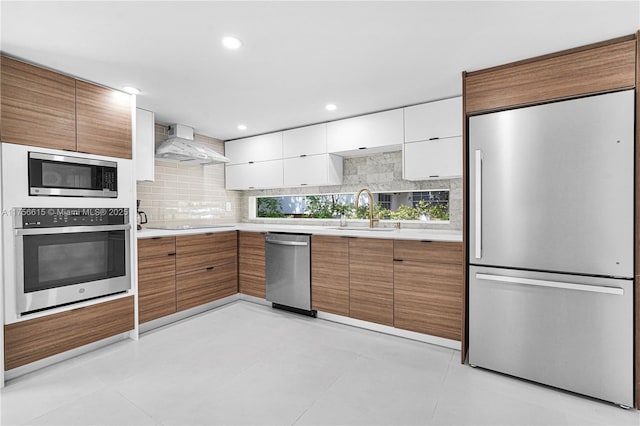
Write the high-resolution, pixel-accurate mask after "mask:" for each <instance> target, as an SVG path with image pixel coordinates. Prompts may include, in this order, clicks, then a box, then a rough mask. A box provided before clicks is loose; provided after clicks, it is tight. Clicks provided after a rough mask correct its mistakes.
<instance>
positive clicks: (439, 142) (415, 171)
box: [403, 137, 462, 180]
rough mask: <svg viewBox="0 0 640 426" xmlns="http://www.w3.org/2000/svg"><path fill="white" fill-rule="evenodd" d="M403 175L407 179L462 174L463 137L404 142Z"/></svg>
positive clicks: (424, 178)
mask: <svg viewBox="0 0 640 426" xmlns="http://www.w3.org/2000/svg"><path fill="white" fill-rule="evenodd" d="M403 157H404V167H403V175H404V178H405V179H407V180H426V179H437V178H443V177H454V176H462V138H461V137H456V138H446V139H436V140H432V141H422V142H411V143H406V144H404V155H403Z"/></svg>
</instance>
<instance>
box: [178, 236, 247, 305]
mask: <svg viewBox="0 0 640 426" xmlns="http://www.w3.org/2000/svg"><path fill="white" fill-rule="evenodd" d="M176 253H177V256H176V300H177V310H178V311H182V310H185V309H189V308H193V307H195V306H199V305H203V304H205V303H209V302H213V301H214V300H218V299H222V298H223V297H227V296H231V295H233V294H236V293H237V292H238V255H237V253H238V237H237V232H236V231H231V232H220V233H209V234H199V235H185V236H179V237H176Z"/></svg>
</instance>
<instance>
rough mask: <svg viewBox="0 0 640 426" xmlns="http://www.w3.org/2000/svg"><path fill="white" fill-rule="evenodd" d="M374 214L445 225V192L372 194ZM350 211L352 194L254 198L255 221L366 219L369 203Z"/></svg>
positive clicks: (363, 201) (447, 211)
mask: <svg viewBox="0 0 640 426" xmlns="http://www.w3.org/2000/svg"><path fill="white" fill-rule="evenodd" d="M373 198H374V200H373V201H374V212H375V215H376V216H379V217H380V218H381V219H382V220H392V221H398V220H406V221H422V222H432V221H440V222H444V221H448V220H449V190H446V189H441V190H428V191H394V192H374V193H373ZM360 201H361V204H360V207H359V208H358V210H356V209H355V208H354V202H355V194H353V193H348V194H315V195H283V196H274V197H256V204H255V205H256V210H255V217H256V218H285V219H286V218H289V219H336V218H339V217H340V216H341V215H342V214H344V215H346V216H347V218H348V219H367V218H368V217H369V200H368V198H367V197H366V196H362V198H361V199H360Z"/></svg>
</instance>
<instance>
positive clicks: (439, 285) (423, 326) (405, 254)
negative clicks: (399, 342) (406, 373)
mask: <svg viewBox="0 0 640 426" xmlns="http://www.w3.org/2000/svg"><path fill="white" fill-rule="evenodd" d="M463 292H464V266H463V257H462V243H457V242H439V241H406V240H403V241H399V240H397V241H395V242H394V325H395V327H398V328H402V329H405V330H411V331H416V332H419V333H426V334H430V335H433V336H439V337H444V338H447V339H452V340H460V339H461V335H462V302H463V297H464V295H463Z"/></svg>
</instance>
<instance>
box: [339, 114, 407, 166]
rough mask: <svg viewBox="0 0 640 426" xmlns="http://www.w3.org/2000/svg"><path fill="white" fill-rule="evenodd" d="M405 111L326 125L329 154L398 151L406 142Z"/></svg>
mask: <svg viewBox="0 0 640 426" xmlns="http://www.w3.org/2000/svg"><path fill="white" fill-rule="evenodd" d="M403 134H404V127H403V111H402V108H399V109H394V110H390V111H384V112H378V113H375V114H368V115H363V116H360V117H354V118H347V119H345V120H338V121H333V122H331V123H328V124H327V151H328V152H329V153H330V154H333V153H335V154H341V155H350V154H357V152H358V150H365V149H366V150H368V151H369V152H384V151H393V150H399V149H401V147H402V142H403V140H404V137H403Z"/></svg>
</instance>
